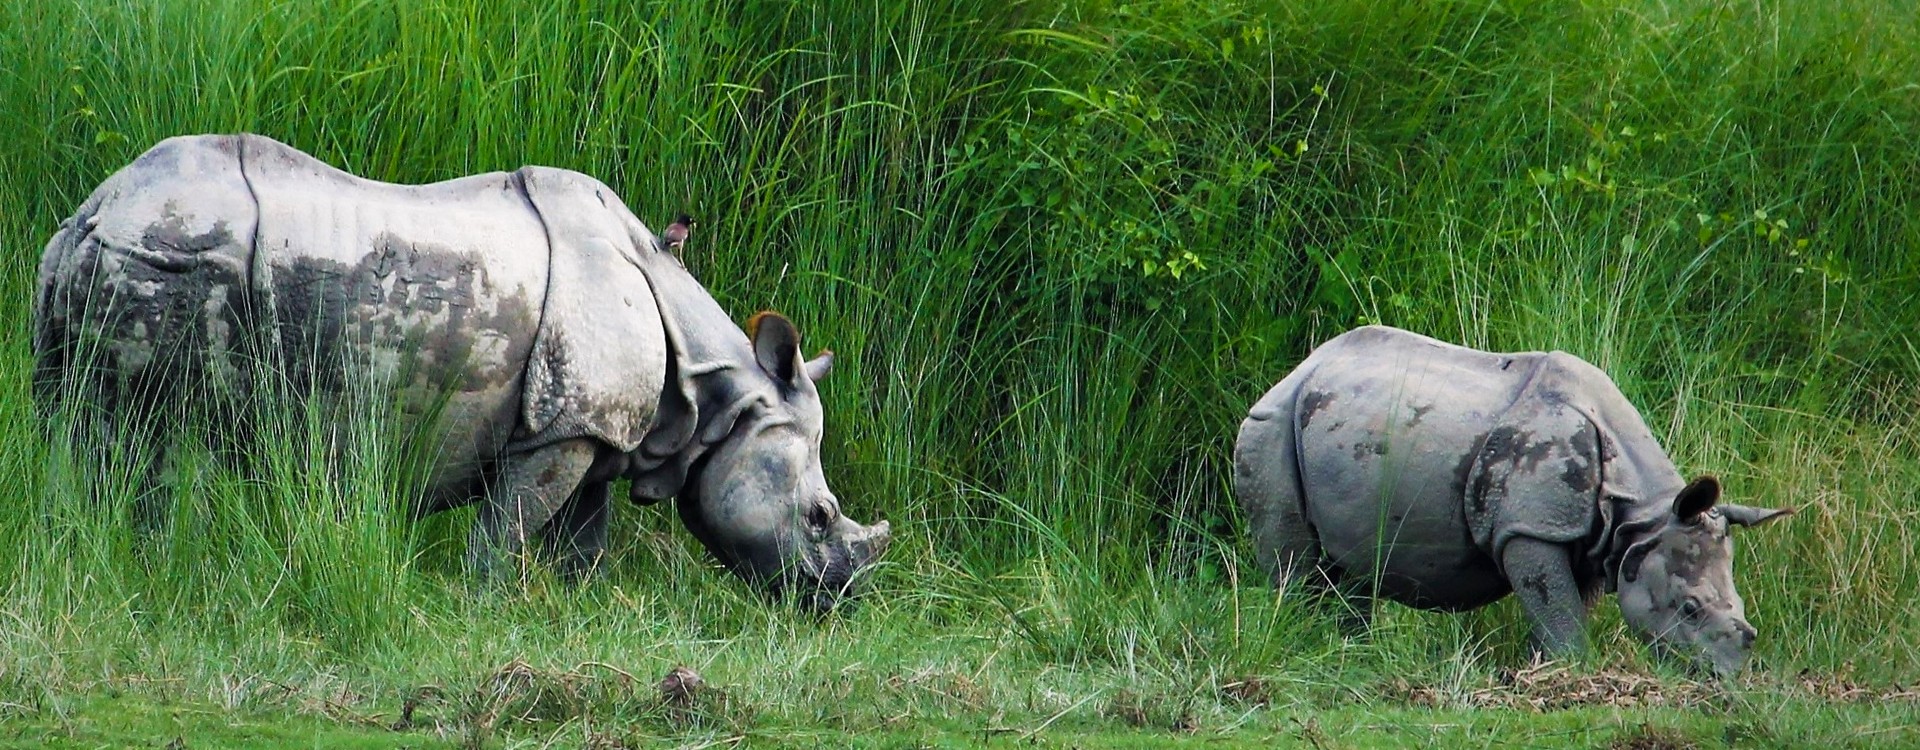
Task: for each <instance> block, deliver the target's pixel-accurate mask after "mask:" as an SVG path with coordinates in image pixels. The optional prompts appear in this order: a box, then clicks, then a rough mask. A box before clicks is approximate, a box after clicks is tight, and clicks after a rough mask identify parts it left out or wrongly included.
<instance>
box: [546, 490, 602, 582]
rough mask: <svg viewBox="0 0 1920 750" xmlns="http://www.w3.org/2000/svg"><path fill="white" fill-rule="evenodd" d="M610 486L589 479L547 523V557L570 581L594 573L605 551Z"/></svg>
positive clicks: (563, 576)
mask: <svg viewBox="0 0 1920 750" xmlns="http://www.w3.org/2000/svg"><path fill="white" fill-rule="evenodd" d="M610 489H611V488H610V486H609V483H607V482H587V483H586V484H585V485H584V486H582V487H581V488H580V491H579V492H577V493H575V494H574V496H573V497H572V498H571V499H569V500H567V503H566V505H565V506H562V507H561V508H560V512H559V513H556V514H554V517H553V521H552V522H550V523H549V524H547V531H546V534H545V536H544V539H545V542H546V550H547V558H548V559H550V560H552V561H553V565H554V568H555V570H557V571H558V572H559V573H560V576H561V577H562V578H565V579H566V580H568V581H572V582H576V583H577V582H579V581H582V580H585V579H586V578H587V576H590V575H592V574H593V572H594V570H596V569H597V568H599V566H600V559H601V557H602V556H603V555H604V554H605V553H606V550H607V516H608V513H609V512H610V510H611V507H610V504H609V503H608V497H609V490H610Z"/></svg>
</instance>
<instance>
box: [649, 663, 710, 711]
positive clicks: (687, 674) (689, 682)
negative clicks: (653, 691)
mask: <svg viewBox="0 0 1920 750" xmlns="http://www.w3.org/2000/svg"><path fill="white" fill-rule="evenodd" d="M706 684H707V681H706V680H703V679H700V673H698V672H695V671H693V670H692V669H689V668H687V667H684V666H681V667H674V668H673V669H671V670H669V671H668V672H667V676H666V677H663V678H661V679H660V686H659V688H660V697H661V698H662V699H664V700H665V701H666V702H668V703H670V704H673V705H675V706H688V705H692V704H693V698H694V696H695V695H698V694H699V692H700V690H701V689H702V688H704V687H706Z"/></svg>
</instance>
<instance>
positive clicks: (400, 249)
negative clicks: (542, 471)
mask: <svg viewBox="0 0 1920 750" xmlns="http://www.w3.org/2000/svg"><path fill="white" fill-rule="evenodd" d="M246 175H247V177H248V179H249V181H250V183H251V185H252V186H253V190H254V194H255V195H256V196H257V198H258V201H259V230H258V238H259V239H258V248H257V252H256V255H255V257H254V261H253V271H254V278H255V284H256V287H257V290H258V292H259V294H260V296H261V298H262V299H263V301H264V305H265V306H266V307H267V308H268V309H271V310H273V311H274V317H275V322H276V323H277V325H275V326H274V327H273V330H274V331H275V332H277V333H276V335H277V336H278V338H279V340H278V341H277V342H276V344H277V347H276V349H277V351H279V352H280V353H281V355H282V356H283V357H284V358H285V360H286V361H285V367H286V371H287V372H288V373H289V374H290V376H291V377H292V379H293V381H294V385H295V387H296V388H303V387H310V388H314V389H317V390H320V391H323V392H336V391H340V390H344V389H348V388H354V387H364V386H368V385H371V386H376V387H397V388H399V389H401V391H402V393H403V396H404V398H403V403H406V404H408V406H409V408H410V409H413V410H415V411H420V412H426V411H429V410H431V411H434V412H435V416H436V417H437V421H438V422H439V424H440V426H441V429H442V430H443V431H444V432H445V434H446V437H445V443H444V444H443V447H442V454H443V455H442V462H441V463H442V465H443V466H446V467H447V468H448V469H452V468H454V467H458V466H465V465H471V464H472V463H474V462H478V461H481V460H484V459H485V458H486V457H487V456H488V455H490V454H491V453H492V452H494V451H495V450H497V449H498V448H499V446H500V445H502V444H504V443H505V441H506V440H507V439H508V437H509V435H510V433H511V430H512V428H513V426H514V424H515V422H514V420H515V414H516V413H517V409H518V407H519V398H520V382H521V381H520V376H521V373H522V372H523V371H524V369H525V366H526V362H527V356H528V352H529V351H530V349H531V347H532V343H533V340H534V336H535V333H536V331H537V329H538V326H539V324H540V311H541V307H542V305H543V303H544V300H545V296H546V291H547V290H546V287H547V273H548V270H547V269H548V242H547V237H546V232H545V229H544V227H543V226H542V224H541V222H540V218H539V216H538V214H537V213H535V212H534V210H533V207H532V206H531V205H530V204H529V203H528V201H527V199H526V196H525V194H524V192H523V190H522V189H521V187H520V185H519V184H518V179H517V177H516V176H515V175H513V174H509V173H502V172H494V173H488V174H481V175H474V176H471V177H464V178H460V179H456V180H450V181H447V182H440V183H434V184H430V185H420V186H409V185H394V184H388V183H383V182H376V181H372V180H365V179H361V178H358V177H354V176H352V175H349V174H347V173H345V172H342V171H340V170H338V169H334V168H333V167H331V166H328V165H326V164H324V163H322V162H320V161H319V160H316V159H314V158H312V157H310V156H307V155H306V154H303V153H301V152H299V151H296V150H294V149H292V148H290V147H287V146H284V145H282V144H280V143H277V142H274V141H271V140H268V139H264V138H252V139H249V141H248V149H247V159H246ZM356 379H358V380H357V382H356Z"/></svg>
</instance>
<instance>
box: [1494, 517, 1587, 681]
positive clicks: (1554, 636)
mask: <svg viewBox="0 0 1920 750" xmlns="http://www.w3.org/2000/svg"><path fill="white" fill-rule="evenodd" d="M1501 564H1502V565H1503V566H1504V567H1505V568H1506V572H1507V582H1508V583H1510V584H1512V585H1513V593H1514V595H1515V596H1518V597H1520V606H1521V607H1522V608H1524V609H1525V610H1526V611H1527V617H1528V619H1531V620H1533V646H1534V648H1535V649H1537V650H1539V651H1540V652H1542V653H1545V654H1547V655H1549V656H1554V657H1565V656H1577V655H1579V654H1581V653H1583V652H1585V651H1586V648H1587V635H1586V620H1587V603H1586V599H1585V598H1584V597H1582V596H1581V595H1580V587H1579V586H1578V585H1577V584H1576V583H1575V581H1574V577H1573V562H1572V559H1571V558H1570V557H1569V556H1568V553H1567V548H1566V547H1564V546H1562V545H1559V544H1555V543H1553V542H1544V541H1541V540H1538V539H1533V538H1530V537H1515V538H1514V539H1512V540H1511V541H1509V542H1507V546H1506V549H1505V550H1504V551H1502V552H1501Z"/></svg>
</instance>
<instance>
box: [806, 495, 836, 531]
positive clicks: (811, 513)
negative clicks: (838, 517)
mask: <svg viewBox="0 0 1920 750" xmlns="http://www.w3.org/2000/svg"><path fill="white" fill-rule="evenodd" d="M834 515H835V513H834V512H833V504H832V503H829V502H826V501H824V500H823V501H820V502H817V503H814V504H813V507H812V508H808V509H807V523H808V524H809V525H811V526H813V528H815V529H825V528H827V527H828V526H831V525H833V518H834Z"/></svg>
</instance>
